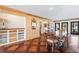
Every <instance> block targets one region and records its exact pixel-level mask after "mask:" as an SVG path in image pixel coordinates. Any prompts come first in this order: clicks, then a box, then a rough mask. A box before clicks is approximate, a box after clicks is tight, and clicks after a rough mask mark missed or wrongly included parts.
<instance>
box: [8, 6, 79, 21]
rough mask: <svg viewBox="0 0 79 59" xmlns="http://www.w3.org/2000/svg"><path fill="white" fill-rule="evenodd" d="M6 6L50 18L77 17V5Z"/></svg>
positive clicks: (78, 12) (78, 13) (78, 10)
mask: <svg viewBox="0 0 79 59" xmlns="http://www.w3.org/2000/svg"><path fill="white" fill-rule="evenodd" d="M7 7H10V8H14V9H17V10H21V11H24V12H27V13H30V14H33V15H37V16H42V17H45V18H48V19H52V20H60V19H61V20H62V19H69V18H78V17H79V5H7Z"/></svg>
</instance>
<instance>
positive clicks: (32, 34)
mask: <svg viewBox="0 0 79 59" xmlns="http://www.w3.org/2000/svg"><path fill="white" fill-rule="evenodd" d="M0 10H2V11H6V12H7V13H11V14H15V15H20V16H25V17H26V39H27V40H28V39H33V38H37V37H40V33H39V31H40V26H39V25H40V22H41V23H42V33H44V32H43V31H44V24H45V23H47V24H48V22H49V21H48V20H47V19H45V18H42V17H39V16H34V15H31V14H27V13H24V12H21V11H18V10H15V9H11V8H7V7H5V6H0ZM33 18H35V20H36V22H37V28H36V29H32V26H31V25H32V20H33Z"/></svg>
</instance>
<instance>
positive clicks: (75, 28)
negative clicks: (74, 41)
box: [71, 21, 79, 34]
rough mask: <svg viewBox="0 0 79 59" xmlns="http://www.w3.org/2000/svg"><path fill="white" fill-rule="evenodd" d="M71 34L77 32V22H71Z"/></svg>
mask: <svg viewBox="0 0 79 59" xmlns="http://www.w3.org/2000/svg"><path fill="white" fill-rule="evenodd" d="M71 34H79V22H78V21H77V22H71Z"/></svg>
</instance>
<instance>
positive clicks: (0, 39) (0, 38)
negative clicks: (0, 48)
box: [0, 31, 7, 44]
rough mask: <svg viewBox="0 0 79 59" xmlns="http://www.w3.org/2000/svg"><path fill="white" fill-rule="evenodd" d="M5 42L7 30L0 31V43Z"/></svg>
mask: <svg viewBox="0 0 79 59" xmlns="http://www.w3.org/2000/svg"><path fill="white" fill-rule="evenodd" d="M5 43H7V31H0V44H5Z"/></svg>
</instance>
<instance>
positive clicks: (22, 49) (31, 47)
mask: <svg viewBox="0 0 79 59" xmlns="http://www.w3.org/2000/svg"><path fill="white" fill-rule="evenodd" d="M0 52H1V53H49V50H48V49H47V47H46V37H45V36H44V35H42V36H41V37H40V38H37V39H32V40H27V41H23V42H18V43H15V44H9V45H6V46H2V47H0ZM75 52H79V49H76V50H74V49H72V48H70V47H68V48H63V49H54V53H75Z"/></svg>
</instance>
